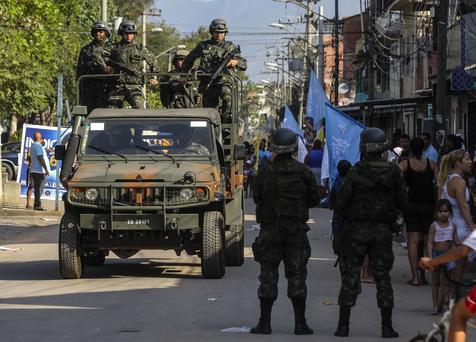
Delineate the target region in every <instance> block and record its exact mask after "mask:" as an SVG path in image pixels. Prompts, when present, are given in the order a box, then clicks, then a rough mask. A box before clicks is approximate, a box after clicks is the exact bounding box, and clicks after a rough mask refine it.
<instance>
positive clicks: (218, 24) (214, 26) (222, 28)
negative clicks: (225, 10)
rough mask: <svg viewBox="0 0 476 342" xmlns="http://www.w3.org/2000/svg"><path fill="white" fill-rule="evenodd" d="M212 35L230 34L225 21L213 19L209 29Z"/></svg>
mask: <svg viewBox="0 0 476 342" xmlns="http://www.w3.org/2000/svg"><path fill="white" fill-rule="evenodd" d="M208 29H209V31H210V33H212V32H225V33H227V32H228V27H227V26H226V21H225V19H213V20H212V22H211V23H210V26H209V27H208Z"/></svg>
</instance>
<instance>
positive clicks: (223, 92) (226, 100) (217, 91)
mask: <svg viewBox="0 0 476 342" xmlns="http://www.w3.org/2000/svg"><path fill="white" fill-rule="evenodd" d="M206 83H208V82H203V83H202V84H201V85H200V87H199V91H201V92H203V107H204V108H216V107H218V102H219V99H221V101H222V106H221V113H220V114H221V117H222V121H224V122H228V121H227V120H229V118H230V117H231V101H232V93H231V86H230V85H229V84H228V83H217V84H214V85H212V86H211V87H210V88H209V89H208V90H207V91H205V90H204V89H203V88H204V87H205V85H206Z"/></svg>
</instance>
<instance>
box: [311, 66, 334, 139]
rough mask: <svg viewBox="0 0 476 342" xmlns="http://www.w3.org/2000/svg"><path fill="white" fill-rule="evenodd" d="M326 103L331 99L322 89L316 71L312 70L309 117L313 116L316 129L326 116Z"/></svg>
mask: <svg viewBox="0 0 476 342" xmlns="http://www.w3.org/2000/svg"><path fill="white" fill-rule="evenodd" d="M326 104H330V102H329V99H328V98H327V96H326V93H325V92H324V89H322V85H321V82H320V81H319V80H318V79H317V77H316V73H315V72H314V71H313V70H311V72H310V73H309V93H308V95H307V115H306V116H307V117H310V118H312V120H313V126H314V130H316V131H317V130H318V129H319V128H320V125H321V123H320V121H321V119H322V118H323V117H325V112H326Z"/></svg>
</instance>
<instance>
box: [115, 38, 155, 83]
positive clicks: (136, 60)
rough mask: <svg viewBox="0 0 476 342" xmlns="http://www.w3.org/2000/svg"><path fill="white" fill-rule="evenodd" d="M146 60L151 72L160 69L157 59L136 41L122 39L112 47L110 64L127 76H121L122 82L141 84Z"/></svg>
mask: <svg viewBox="0 0 476 342" xmlns="http://www.w3.org/2000/svg"><path fill="white" fill-rule="evenodd" d="M144 60H145V61H146V63H147V64H148V65H149V68H150V72H157V71H158V69H159V68H158V64H157V60H156V59H155V56H154V55H153V54H152V53H151V52H150V51H149V50H147V49H146V48H141V47H140V46H139V45H137V44H136V43H135V42H131V43H126V42H124V41H123V40H122V41H120V42H119V43H116V44H114V46H113V48H112V51H111V61H110V65H111V66H112V67H113V68H114V72H115V73H119V72H122V73H124V75H125V76H124V77H122V78H120V80H119V82H120V83H125V84H135V85H141V84H142V83H143V80H142V76H141V74H142V61H144Z"/></svg>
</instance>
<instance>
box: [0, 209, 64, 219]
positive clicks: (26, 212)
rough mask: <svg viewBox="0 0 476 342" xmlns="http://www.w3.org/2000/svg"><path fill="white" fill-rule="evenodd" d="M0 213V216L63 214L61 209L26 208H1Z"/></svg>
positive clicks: (54, 215)
mask: <svg viewBox="0 0 476 342" xmlns="http://www.w3.org/2000/svg"><path fill="white" fill-rule="evenodd" d="M0 215H1V216H33V217H44V216H50V217H61V216H62V215H63V211H62V210H58V211H54V210H44V211H36V210H28V209H20V208H3V209H0Z"/></svg>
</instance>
